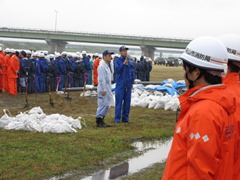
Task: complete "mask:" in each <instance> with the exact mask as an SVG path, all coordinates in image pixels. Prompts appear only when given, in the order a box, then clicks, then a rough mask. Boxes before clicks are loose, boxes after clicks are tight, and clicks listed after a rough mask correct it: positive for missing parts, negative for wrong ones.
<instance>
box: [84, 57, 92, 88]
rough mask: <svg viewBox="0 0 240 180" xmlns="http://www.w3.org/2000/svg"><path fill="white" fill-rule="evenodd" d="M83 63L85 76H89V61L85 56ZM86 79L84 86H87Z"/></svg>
mask: <svg viewBox="0 0 240 180" xmlns="http://www.w3.org/2000/svg"><path fill="white" fill-rule="evenodd" d="M83 62H84V66H85V74H87V75H88V76H89V74H90V73H91V66H90V60H89V58H88V57H87V56H85V57H83ZM88 83H89V82H88V79H87V82H86V84H88Z"/></svg>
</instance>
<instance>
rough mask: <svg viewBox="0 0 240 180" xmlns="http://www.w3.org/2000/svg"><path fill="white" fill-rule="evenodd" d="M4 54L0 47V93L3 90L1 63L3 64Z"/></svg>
mask: <svg viewBox="0 0 240 180" xmlns="http://www.w3.org/2000/svg"><path fill="white" fill-rule="evenodd" d="M4 56H5V55H4V53H3V49H2V47H0V92H2V89H3V63H4Z"/></svg>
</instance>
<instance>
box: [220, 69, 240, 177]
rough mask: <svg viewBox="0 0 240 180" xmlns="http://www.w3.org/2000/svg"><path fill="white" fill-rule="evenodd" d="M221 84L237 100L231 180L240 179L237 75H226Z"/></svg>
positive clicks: (239, 120) (239, 83) (238, 84)
mask: <svg viewBox="0 0 240 180" xmlns="http://www.w3.org/2000/svg"><path fill="white" fill-rule="evenodd" d="M223 83H224V84H225V85H226V86H227V89H228V90H229V92H232V93H233V94H234V95H235V97H236V99H237V108H236V111H235V113H234V119H235V125H234V132H235V135H234V142H235V143H234V176H233V179H240V81H239V76H238V73H230V74H227V76H226V77H225V78H223Z"/></svg>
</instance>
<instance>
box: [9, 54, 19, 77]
mask: <svg viewBox="0 0 240 180" xmlns="http://www.w3.org/2000/svg"><path fill="white" fill-rule="evenodd" d="M19 69H20V62H19V59H18V57H17V56H16V55H13V56H12V57H11V58H10V59H9V62H8V68H7V75H8V78H10V79H12V78H18V75H17V72H18V71H19Z"/></svg>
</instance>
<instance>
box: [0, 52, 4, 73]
mask: <svg viewBox="0 0 240 180" xmlns="http://www.w3.org/2000/svg"><path fill="white" fill-rule="evenodd" d="M4 60H5V57H4V54H3V52H0V74H3V64H4Z"/></svg>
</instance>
